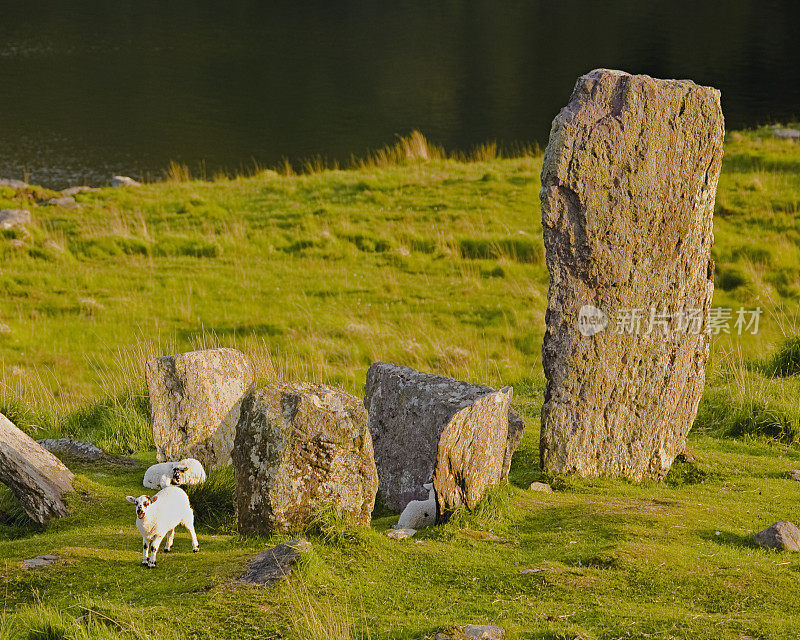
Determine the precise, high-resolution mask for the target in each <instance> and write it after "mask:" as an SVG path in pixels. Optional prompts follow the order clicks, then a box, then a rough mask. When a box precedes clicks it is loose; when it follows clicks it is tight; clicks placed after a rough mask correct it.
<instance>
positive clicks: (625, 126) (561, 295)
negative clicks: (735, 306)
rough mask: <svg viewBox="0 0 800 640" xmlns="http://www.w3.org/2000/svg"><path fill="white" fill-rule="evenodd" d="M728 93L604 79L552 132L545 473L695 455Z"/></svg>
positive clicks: (575, 99)
mask: <svg viewBox="0 0 800 640" xmlns="http://www.w3.org/2000/svg"><path fill="white" fill-rule="evenodd" d="M719 98H720V94H719V91H717V90H716V89H712V88H709V87H701V86H697V85H696V84H694V83H693V82H690V81H688V80H681V81H677V80H656V79H654V78H650V77H649V76H633V75H629V74H627V73H624V72H621V71H609V70H606V69H599V70H595V71H592V72H591V73H588V74H587V75H585V76H582V77H581V78H580V79H579V80H578V82H577V84H576V85H575V89H574V91H573V94H572V98H571V99H570V102H569V104H568V105H567V106H566V107H565V108H564V109H562V110H561V112H560V113H559V114H558V116H557V117H556V118H555V120H554V121H553V126H552V130H551V132H550V142H549V144H548V146H547V150H546V152H545V156H544V164H543V167H542V191H541V200H542V225H543V229H544V244H545V249H546V252H547V267H548V269H549V271H550V290H549V295H548V307H547V314H546V324H547V330H546V334H545V338H544V348H543V364H544V370H545V375H546V377H547V386H546V391H545V402H544V406H543V407H542V431H541V441H540V442H541V458H542V468H543V469H544V470H545V471H548V472H551V473H563V472H576V473H578V474H580V475H584V476H596V475H612V476H624V477H627V478H631V479H633V480H641V479H643V478H661V477H663V476H664V475H665V474H666V473H667V471H668V470H669V468H670V465H671V464H672V461H673V459H674V458H675V456H676V455H677V454H679V453H680V452H681V451H683V449H684V447H685V443H686V435H687V433H688V432H689V429H690V428H691V426H692V422H693V420H694V418H695V415H696V413H697V406H698V402H699V401H700V395H701V394H702V391H703V385H704V379H705V374H704V369H705V364H706V360H707V358H708V348H709V337H708V334H707V333H706V328H707V327H706V326H701V325H702V320H703V319H704V318H707V317H708V315H709V311H710V307H711V297H712V294H713V290H714V284H713V274H714V263H713V261H712V259H711V245H712V242H713V226H712V214H713V209H714V198H715V194H716V189H717V179H718V177H719V171H720V165H721V162H722V140H723V135H724V126H723V118H722V111H721V109H720V101H719Z"/></svg>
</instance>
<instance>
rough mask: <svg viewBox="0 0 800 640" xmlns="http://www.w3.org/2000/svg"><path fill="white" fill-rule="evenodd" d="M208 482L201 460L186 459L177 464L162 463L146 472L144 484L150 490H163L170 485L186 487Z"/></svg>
mask: <svg viewBox="0 0 800 640" xmlns="http://www.w3.org/2000/svg"><path fill="white" fill-rule="evenodd" d="M205 481H206V471H205V469H203V465H202V464H201V463H200V461H199V460H195V459H194V458H185V459H183V460H178V461H177V462H160V463H158V464H154V465H153V466H152V467H149V468H148V469H147V471H145V472H144V480H142V484H143V485H144V486H145V487H147V488H148V489H163V488H164V487H168V486H170V485H176V486H185V485H190V484H200V483H201V482H205Z"/></svg>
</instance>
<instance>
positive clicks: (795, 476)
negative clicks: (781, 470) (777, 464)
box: [789, 469, 800, 480]
mask: <svg viewBox="0 0 800 640" xmlns="http://www.w3.org/2000/svg"><path fill="white" fill-rule="evenodd" d="M789 475H791V477H792V480H800V469H795V470H794V471H791V472H790V474H789Z"/></svg>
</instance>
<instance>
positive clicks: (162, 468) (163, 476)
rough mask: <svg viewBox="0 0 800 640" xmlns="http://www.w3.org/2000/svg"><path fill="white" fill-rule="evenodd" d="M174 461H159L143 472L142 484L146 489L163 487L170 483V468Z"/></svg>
mask: <svg viewBox="0 0 800 640" xmlns="http://www.w3.org/2000/svg"><path fill="white" fill-rule="evenodd" d="M174 466H175V463H174V462H160V463H159V464H154V465H153V466H152V467H150V468H148V469H147V471H145V472H144V480H142V484H143V485H144V486H145V487H147V488H148V489H163V488H164V487H168V486H169V485H170V484H172V469H173V467H174Z"/></svg>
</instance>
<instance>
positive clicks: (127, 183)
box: [110, 176, 142, 187]
mask: <svg viewBox="0 0 800 640" xmlns="http://www.w3.org/2000/svg"><path fill="white" fill-rule="evenodd" d="M110 184H111V186H112V187H141V186H142V185H141V183H140V182H136V180H134V179H133V178H129V177H128V176H114V177H113V178H111V182H110Z"/></svg>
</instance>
